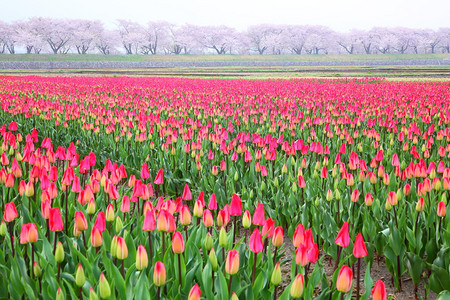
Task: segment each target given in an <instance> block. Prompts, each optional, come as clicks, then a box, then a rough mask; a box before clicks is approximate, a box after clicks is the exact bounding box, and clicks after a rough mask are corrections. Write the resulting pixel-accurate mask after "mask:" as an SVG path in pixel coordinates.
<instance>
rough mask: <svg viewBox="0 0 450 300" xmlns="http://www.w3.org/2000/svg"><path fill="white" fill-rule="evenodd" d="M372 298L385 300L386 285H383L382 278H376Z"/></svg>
mask: <svg viewBox="0 0 450 300" xmlns="http://www.w3.org/2000/svg"><path fill="white" fill-rule="evenodd" d="M372 299H373V300H386V299H387V295H386V287H385V286H384V282H383V281H382V280H378V281H377V283H375V286H374V287H373V289H372Z"/></svg>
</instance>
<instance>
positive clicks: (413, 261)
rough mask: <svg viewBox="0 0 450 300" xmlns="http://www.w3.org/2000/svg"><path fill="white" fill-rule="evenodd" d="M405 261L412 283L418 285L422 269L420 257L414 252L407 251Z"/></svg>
mask: <svg viewBox="0 0 450 300" xmlns="http://www.w3.org/2000/svg"><path fill="white" fill-rule="evenodd" d="M405 263H406V267H407V269H408V272H409V275H410V276H411V278H412V281H413V282H414V285H418V284H419V282H420V275H421V274H422V270H423V262H422V259H421V258H420V257H419V256H417V255H416V254H414V253H411V252H407V253H406V261H405Z"/></svg>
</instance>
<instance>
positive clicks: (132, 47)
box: [0, 17, 450, 55]
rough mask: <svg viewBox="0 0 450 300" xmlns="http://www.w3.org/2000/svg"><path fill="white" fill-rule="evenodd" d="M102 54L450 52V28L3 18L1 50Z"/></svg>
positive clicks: (0, 34)
mask: <svg viewBox="0 0 450 300" xmlns="http://www.w3.org/2000/svg"><path fill="white" fill-rule="evenodd" d="M19 51H20V52H25V51H26V53H44V52H48V53H55V54H58V53H60V54H66V53H78V54H86V53H102V54H105V55H106V54H118V53H126V54H210V53H217V54H261V55H262V54H332V53H337V54H341V53H347V54H356V53H360V54H374V53H383V54H385V53H436V52H447V53H449V52H450V28H441V29H439V30H430V29H411V28H403V27H398V28H385V27H375V28H372V29H371V30H351V31H350V32H347V33H339V32H336V31H333V30H331V29H330V28H328V27H325V26H317V25H314V26H313V25H270V24H261V25H255V26H250V27H248V28H247V30H245V31H241V32H239V31H237V30H236V29H234V28H231V27H227V26H196V25H190V24H185V25H182V26H177V25H174V24H171V23H168V22H163V21H159V22H148V23H147V24H146V25H142V24H140V23H137V22H133V21H127V20H117V21H116V29H114V30H110V29H106V28H105V27H104V25H103V24H102V22H100V21H98V20H94V21H92V20H64V19H52V18H38V17H36V18H30V19H28V20H25V21H16V22H11V23H6V22H3V21H0V53H11V54H14V53H16V52H19Z"/></svg>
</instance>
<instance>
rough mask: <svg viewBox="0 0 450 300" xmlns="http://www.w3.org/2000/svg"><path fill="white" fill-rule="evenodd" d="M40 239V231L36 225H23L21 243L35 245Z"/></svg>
mask: <svg viewBox="0 0 450 300" xmlns="http://www.w3.org/2000/svg"><path fill="white" fill-rule="evenodd" d="M37 239H38V231H37V227H36V224H34V223H28V224H23V225H22V230H21V231H20V243H21V244H26V243H34V242H36V241H37Z"/></svg>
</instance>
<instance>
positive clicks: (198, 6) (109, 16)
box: [0, 0, 450, 32]
mask: <svg viewBox="0 0 450 300" xmlns="http://www.w3.org/2000/svg"><path fill="white" fill-rule="evenodd" d="M0 7H1V9H0V20H3V21H7V22H10V21H14V20H24V19H27V18H29V17H33V16H42V17H52V18H82V19H99V20H102V21H103V22H104V24H105V25H106V26H107V27H111V28H113V27H114V26H115V22H114V20H116V19H126V20H134V21H138V22H140V23H142V24H145V23H147V22H148V21H158V20H164V21H169V22H172V23H175V24H180V25H181V24H185V23H189V24H195V25H227V26H230V27H234V28H236V29H239V30H242V29H245V28H246V27H248V26H249V25H255V24H262V23H268V24H311V25H324V26H328V27H330V28H332V29H334V30H336V31H341V32H344V31H348V30H350V29H352V28H357V29H370V28H372V27H375V26H385V27H397V26H403V27H409V28H430V29H438V28H440V27H450V1H449V0H428V1H425V0H372V1H367V0H366V1H364V0H223V1H217V0H9V1H8V0H0Z"/></svg>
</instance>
